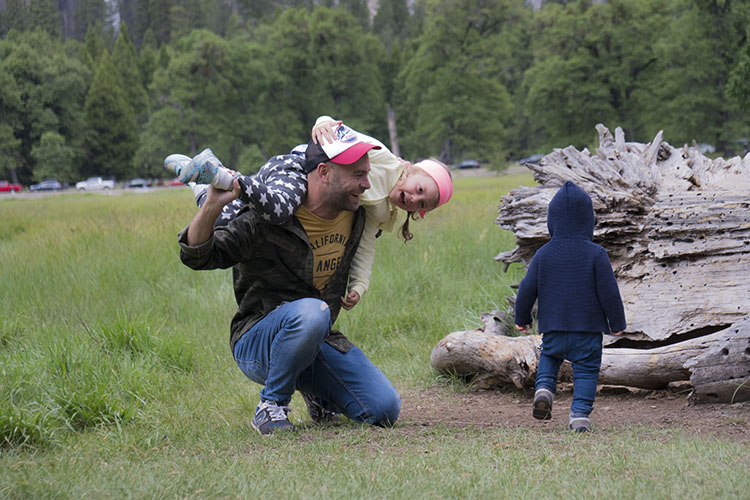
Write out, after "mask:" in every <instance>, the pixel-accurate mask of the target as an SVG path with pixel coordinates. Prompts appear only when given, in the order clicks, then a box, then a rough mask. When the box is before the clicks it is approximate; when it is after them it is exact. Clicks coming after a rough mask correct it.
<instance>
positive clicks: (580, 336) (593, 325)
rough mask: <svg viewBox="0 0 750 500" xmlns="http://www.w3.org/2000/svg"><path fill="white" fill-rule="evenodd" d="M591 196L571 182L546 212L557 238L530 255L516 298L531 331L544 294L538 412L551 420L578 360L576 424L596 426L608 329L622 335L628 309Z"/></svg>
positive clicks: (519, 319) (521, 323) (519, 316)
mask: <svg viewBox="0 0 750 500" xmlns="http://www.w3.org/2000/svg"><path fill="white" fill-rule="evenodd" d="M594 223H595V221H594V207H593V204H592V203H591V198H590V197H589V195H588V194H586V193H585V192H584V191H583V190H582V189H581V188H579V187H578V186H576V185H575V184H574V183H572V182H570V181H567V182H565V184H563V186H562V187H561V188H560V189H559V190H558V191H557V194H555V196H554V198H552V201H551V202H550V204H549V209H548V211H547V229H548V230H549V234H550V237H551V239H550V241H548V242H547V243H545V244H544V245H543V246H542V247H541V248H540V249H539V250H538V251H537V252H536V254H535V255H534V258H533V259H531V264H529V269H528V271H527V272H526V277H525V278H524V279H523V280H522V281H521V285H520V287H519V289H518V296H517V297H516V311H515V323H516V328H518V329H519V330H520V331H522V332H524V333H528V330H529V328H530V327H531V323H532V318H531V309H532V307H533V306H534V302H535V301H537V300H538V302H539V304H538V314H537V321H538V328H537V329H538V331H539V333H541V334H542V352H541V356H540V358H539V366H538V367H537V375H536V392H535V394H534V403H533V410H532V414H533V416H534V418H537V419H540V420H548V419H549V418H551V415H552V402H553V401H554V396H555V392H556V388H557V374H558V371H559V370H560V365H561V364H562V362H563V361H564V360H565V359H567V360H568V361H570V362H571V364H572V366H573V403H572V404H571V407H570V424H569V425H570V429H572V430H574V431H576V432H588V431H590V430H591V421H590V420H589V414H590V413H591V411H592V409H593V406H594V397H595V396H596V382H597V379H598V378H599V368H600V366H601V360H602V333H611V334H612V335H620V334H621V333H622V331H623V330H624V329H625V326H626V324H625V310H624V308H623V305H622V299H621V298H620V291H619V289H618V287H617V280H616V279H615V275H614V273H613V272H612V265H611V264H610V262H609V257H608V256H607V251H606V250H604V248H603V247H601V246H600V245H597V244H596V243H594V242H593V241H592V240H593V237H594Z"/></svg>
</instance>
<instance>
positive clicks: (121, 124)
mask: <svg viewBox="0 0 750 500" xmlns="http://www.w3.org/2000/svg"><path fill="white" fill-rule="evenodd" d="M116 75H117V71H116V70H115V67H114V65H113V64H112V59H111V58H110V56H109V54H108V53H107V52H104V53H103V54H102V55H101V56H100V58H99V65H98V68H97V70H96V74H95V75H94V81H93V82H92V83H91V88H90V89H89V92H88V95H87V96H86V104H85V106H84V110H85V112H86V117H87V121H88V126H89V130H88V133H87V135H86V148H87V155H88V157H87V160H88V161H87V165H86V167H87V170H88V172H87V173H88V174H99V175H109V176H115V177H120V178H123V177H129V176H131V175H132V173H133V172H132V158H133V155H134V154H135V151H136V148H137V145H138V141H137V130H138V128H137V125H136V121H135V115H134V114H133V109H132V108H131V107H130V105H129V104H128V103H127V100H126V98H125V93H124V92H123V90H122V88H121V87H120V83H119V81H118V78H117V76H116Z"/></svg>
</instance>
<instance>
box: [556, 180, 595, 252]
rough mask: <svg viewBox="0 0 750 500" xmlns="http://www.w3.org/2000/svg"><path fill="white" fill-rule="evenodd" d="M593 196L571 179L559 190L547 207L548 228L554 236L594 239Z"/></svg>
mask: <svg viewBox="0 0 750 500" xmlns="http://www.w3.org/2000/svg"><path fill="white" fill-rule="evenodd" d="M594 224H595V217H594V205H593V203H592V202H591V197H590V196H589V195H588V194H586V192H585V191H584V190H583V189H581V188H579V187H578V186H576V185H575V184H574V183H572V182H571V181H565V184H563V185H562V187H561V188H560V189H559V190H558V191H557V193H556V194H555V196H554V198H552V201H551V202H550V204H549V208H548V209H547V230H548V231H549V235H550V236H551V237H552V238H586V239H589V240H593V239H594Z"/></svg>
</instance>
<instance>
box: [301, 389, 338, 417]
mask: <svg viewBox="0 0 750 500" xmlns="http://www.w3.org/2000/svg"><path fill="white" fill-rule="evenodd" d="M299 393H300V394H302V399H304V400H305V404H306V405H307V413H309V414H310V419H312V421H313V422H315V423H316V424H328V423H331V422H333V421H334V420H336V418H337V417H338V416H339V414H338V413H336V412H335V411H331V410H327V409H325V408H324V407H323V404H322V403H321V402H320V400H319V399H318V398H316V397H315V396H313V395H312V394H309V393H307V392H302V391H299Z"/></svg>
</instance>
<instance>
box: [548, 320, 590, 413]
mask: <svg viewBox="0 0 750 500" xmlns="http://www.w3.org/2000/svg"><path fill="white" fill-rule="evenodd" d="M566 359H567V360H568V361H570V362H571V364H572V365H573V403H572V404H571V405H570V416H571V417H588V416H589V414H590V413H591V410H593V408H594V398H595V397H596V381H597V380H598V379H599V368H600V367H601V364H602V334H601V333H593V332H548V333H545V334H544V335H542V354H541V355H540V357H539V366H538V367H537V371H536V388H537V389H540V388H542V387H543V388H545V389H548V390H549V391H551V392H552V393H553V394H554V393H555V391H556V389H557V374H558V372H559V371H560V365H561V364H562V362H563V361H564V360H566Z"/></svg>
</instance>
